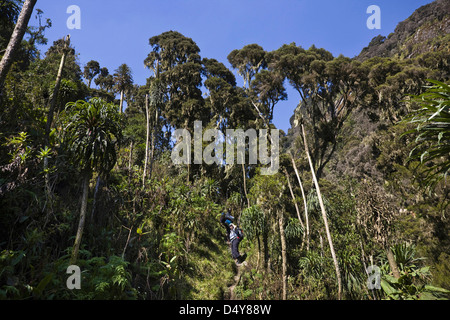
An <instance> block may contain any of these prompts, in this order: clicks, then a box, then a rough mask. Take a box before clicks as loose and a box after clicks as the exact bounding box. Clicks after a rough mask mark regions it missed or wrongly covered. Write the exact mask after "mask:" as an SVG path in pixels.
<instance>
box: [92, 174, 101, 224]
mask: <svg viewBox="0 0 450 320" xmlns="http://www.w3.org/2000/svg"><path fill="white" fill-rule="evenodd" d="M101 185H102V179H101V177H100V176H98V177H97V182H96V183H95V189H94V202H93V203H92V211H91V223H94V215H95V208H96V207H97V198H98V191H99V190H100V188H101ZM97 222H98V219H97Z"/></svg>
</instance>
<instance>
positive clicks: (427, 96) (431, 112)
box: [405, 80, 450, 186]
mask: <svg viewBox="0 0 450 320" xmlns="http://www.w3.org/2000/svg"><path fill="white" fill-rule="evenodd" d="M428 81H429V82H431V83H433V84H434V86H431V87H428V89H427V90H426V91H425V92H424V93H423V94H421V95H419V96H412V100H413V101H415V102H417V103H418V104H420V106H421V108H420V109H418V110H416V111H415V112H413V113H412V115H411V116H410V117H408V118H407V119H406V120H405V121H407V122H409V123H412V124H414V125H416V127H415V128H414V129H413V130H410V131H408V132H406V133H405V134H410V133H416V134H417V137H416V139H415V143H416V144H417V145H416V147H415V148H414V149H413V150H412V151H411V153H410V159H412V160H413V159H415V160H418V159H420V162H421V163H422V164H427V169H426V170H425V173H426V179H425V181H424V182H425V183H426V185H427V186H434V185H436V184H437V183H438V182H439V181H440V180H442V179H445V178H446V176H447V175H448V174H449V172H450V86H449V85H447V84H445V83H443V82H439V81H435V80H428Z"/></svg>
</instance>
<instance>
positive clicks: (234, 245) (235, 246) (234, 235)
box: [230, 223, 246, 265]
mask: <svg viewBox="0 0 450 320" xmlns="http://www.w3.org/2000/svg"><path fill="white" fill-rule="evenodd" d="M243 238H244V234H243V232H242V230H241V229H240V228H238V227H236V226H235V225H234V224H233V223H230V241H231V256H232V257H233V259H234V260H235V261H236V264H237V265H240V264H241V263H242V262H244V260H245V257H246V254H244V255H243V256H241V254H240V253H239V243H240V242H241V241H242V239H243Z"/></svg>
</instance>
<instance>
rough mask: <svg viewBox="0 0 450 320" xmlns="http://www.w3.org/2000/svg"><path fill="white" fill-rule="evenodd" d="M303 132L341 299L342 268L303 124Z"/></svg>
mask: <svg viewBox="0 0 450 320" xmlns="http://www.w3.org/2000/svg"><path fill="white" fill-rule="evenodd" d="M302 134H303V141H304V144H305V153H306V157H307V158H308V163H309V166H310V169H311V175H312V180H313V183H314V186H315V188H316V192H317V198H318V199H319V205H320V210H321V212H322V219H323V223H324V226H325V232H326V234H327V239H328V244H329V246H330V251H331V256H332V258H333V262H334V268H335V271H336V279H337V283H338V299H339V300H340V299H341V293H342V280H341V270H340V268H339V262H338V259H337V256H336V253H335V251H334V246H333V240H332V238H331V233H330V227H329V225H328V218H327V213H326V210H325V206H324V204H323V199H322V194H321V192H320V186H319V181H318V180H317V177H316V173H315V170H314V166H313V163H312V160H311V157H310V155H309V148H308V141H307V139H306V132H305V128H304V127H303V125H302Z"/></svg>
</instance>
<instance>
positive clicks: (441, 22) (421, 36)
mask: <svg viewBox="0 0 450 320" xmlns="http://www.w3.org/2000/svg"><path fill="white" fill-rule="evenodd" d="M449 34H450V1H448V0H436V1H434V2H432V3H430V4H427V5H425V6H422V7H420V8H419V9H417V10H416V11H415V12H414V13H413V14H412V15H411V16H410V17H409V18H408V19H406V20H405V21H402V22H400V23H399V24H398V26H397V27H396V29H395V31H394V32H393V33H391V34H390V35H388V36H387V37H385V36H382V35H379V36H377V37H375V38H373V39H372V41H371V42H370V43H369V45H368V46H367V47H365V48H364V49H363V50H362V51H361V53H360V54H359V55H358V57H357V59H358V60H360V61H364V60H366V59H369V58H372V57H399V58H413V57H416V56H418V55H420V54H422V53H425V52H429V51H449V50H450V46H449V43H450V37H449Z"/></svg>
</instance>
